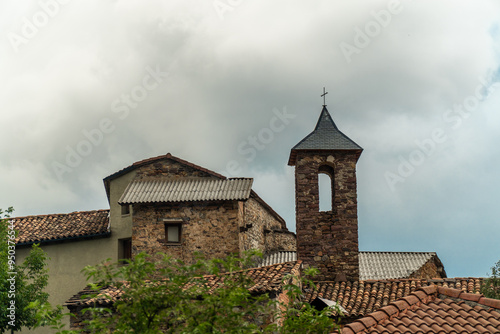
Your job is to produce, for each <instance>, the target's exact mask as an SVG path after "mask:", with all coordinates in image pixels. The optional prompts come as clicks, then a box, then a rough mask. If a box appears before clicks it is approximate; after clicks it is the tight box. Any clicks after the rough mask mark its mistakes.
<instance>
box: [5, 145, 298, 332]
mask: <svg viewBox="0 0 500 334" xmlns="http://www.w3.org/2000/svg"><path fill="white" fill-rule="evenodd" d="M252 183H253V179H251V178H233V179H231V178H226V177H225V176H223V175H221V174H218V173H216V172H213V171H210V170H208V169H206V168H203V167H201V166H198V165H195V164H193V163H190V162H188V161H185V160H182V159H180V158H177V157H175V156H173V155H171V154H166V155H162V156H159V157H155V158H150V159H146V160H142V161H138V162H136V163H134V164H132V165H130V166H128V167H126V168H124V169H122V170H120V171H118V172H116V173H114V174H112V175H110V176H108V177H106V178H105V179H104V188H105V191H106V194H107V197H108V201H109V210H95V211H83V212H73V213H68V214H53V215H37V216H27V217H17V218H14V225H15V226H16V229H17V230H18V231H19V234H18V236H17V239H16V242H17V248H18V249H17V254H16V255H17V259H18V260H19V261H20V262H22V261H23V259H24V258H25V257H26V256H27V254H28V252H29V249H30V247H31V245H32V244H33V243H39V244H40V245H41V247H42V249H43V250H45V251H46V252H47V254H48V256H49V257H50V260H49V262H48V267H49V284H48V286H47V292H48V293H49V295H50V299H49V301H50V302H51V303H52V304H64V302H66V301H67V300H68V298H70V297H71V296H72V295H75V294H76V293H78V291H80V290H81V289H82V288H84V287H85V285H86V284H87V282H86V278H85V276H84V275H83V274H82V273H81V270H82V269H83V268H84V267H85V266H87V265H95V264H97V263H99V262H101V261H104V260H106V259H108V258H110V259H111V260H112V261H117V260H119V259H126V258H130V257H132V256H133V255H134V254H137V253H139V252H142V251H144V252H147V253H149V254H150V255H156V254H157V253H158V252H163V253H166V254H169V255H172V256H174V257H176V258H180V259H183V260H184V261H186V262H190V261H191V260H192V259H194V256H195V253H201V254H203V255H205V256H206V257H208V258H214V257H217V258H220V257H225V256H228V255H230V254H232V253H237V254H242V253H243V252H244V251H246V250H250V249H259V250H261V251H262V253H263V254H265V255H268V254H271V253H275V252H279V251H294V250H295V248H296V237H295V234H294V233H293V232H290V231H289V230H288V229H287V226H286V223H285V221H284V220H283V218H282V217H281V216H280V215H279V214H277V213H276V212H275V211H274V210H273V209H272V208H271V207H270V206H269V205H268V204H267V203H266V202H265V201H264V200H263V199H262V198H260V197H259V196H258V195H257V193H256V192H255V191H253V190H252ZM29 332H30V331H27V330H26V331H23V333H29ZM35 332H36V333H52V332H53V331H51V330H50V329H47V328H40V329H37V330H36V331H35Z"/></svg>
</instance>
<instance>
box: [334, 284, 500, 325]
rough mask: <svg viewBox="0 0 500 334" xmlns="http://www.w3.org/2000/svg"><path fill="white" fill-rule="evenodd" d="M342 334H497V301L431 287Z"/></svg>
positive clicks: (499, 322)
mask: <svg viewBox="0 0 500 334" xmlns="http://www.w3.org/2000/svg"><path fill="white" fill-rule="evenodd" d="M342 333H343V334H368V333H422V334H426V333H500V300H496V299H490V298H485V297H484V296H483V295H480V294H471V293H467V292H464V291H461V290H457V289H450V288H445V287H438V286H436V285H430V286H427V287H422V288H419V289H417V290H416V291H415V292H413V293H411V294H409V295H408V296H406V297H403V298H399V299H398V300H396V301H394V302H391V303H390V304H389V305H387V306H385V307H383V308H381V309H380V310H378V311H376V312H374V313H371V314H369V315H368V316H366V317H364V318H361V319H359V320H357V321H354V322H353V323H351V324H348V325H346V326H345V327H344V328H343V330H342Z"/></svg>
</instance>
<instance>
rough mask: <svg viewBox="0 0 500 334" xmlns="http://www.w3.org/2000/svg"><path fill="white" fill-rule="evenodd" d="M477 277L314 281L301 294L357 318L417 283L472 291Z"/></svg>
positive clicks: (404, 293)
mask: <svg viewBox="0 0 500 334" xmlns="http://www.w3.org/2000/svg"><path fill="white" fill-rule="evenodd" d="M481 281H482V279H480V278H444V279H398V280H368V281H354V282H352V281H351V282H317V283H316V287H317V289H316V290H312V289H308V290H306V291H305V295H306V299H307V300H308V301H309V302H311V301H313V300H314V299H315V298H316V297H321V298H325V299H329V300H333V301H335V302H337V303H338V304H339V305H340V306H342V307H343V308H344V309H345V310H346V311H347V314H346V316H347V317H349V318H357V317H360V316H365V315H367V314H369V313H371V312H374V311H377V310H378V309H380V308H381V307H384V306H387V305H388V304H389V303H391V302H394V301H396V300H397V299H399V298H402V297H406V296H408V295H410V294H411V293H413V292H415V291H417V290H418V289H419V288H421V287H425V286H429V285H437V286H440V287H446V288H453V289H458V290H461V291H464V292H467V293H476V292H477V291H479V290H480V286H481Z"/></svg>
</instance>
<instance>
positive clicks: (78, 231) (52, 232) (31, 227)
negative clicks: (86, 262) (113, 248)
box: [12, 210, 110, 245]
mask: <svg viewBox="0 0 500 334" xmlns="http://www.w3.org/2000/svg"><path fill="white" fill-rule="evenodd" d="M12 220H13V221H14V227H15V229H16V230H17V231H18V236H17V238H16V243H17V245H29V244H32V243H40V242H41V243H47V242H55V241H62V240H68V239H79V238H89V237H94V236H108V235H109V233H110V232H109V210H94V211H79V212H72V213H62V214H50V215H38V216H26V217H16V218H12Z"/></svg>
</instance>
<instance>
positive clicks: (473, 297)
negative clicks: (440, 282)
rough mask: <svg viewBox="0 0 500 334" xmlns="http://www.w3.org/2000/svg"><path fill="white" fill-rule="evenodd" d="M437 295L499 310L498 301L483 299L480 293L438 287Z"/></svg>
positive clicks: (499, 301) (499, 302)
mask: <svg viewBox="0 0 500 334" xmlns="http://www.w3.org/2000/svg"><path fill="white" fill-rule="evenodd" d="M437 291H438V293H439V294H441V295H444V296H447V297H450V298H452V299H460V300H462V301H465V302H473V303H477V304H480V305H483V306H487V307H491V308H494V309H499V310H500V300H499V299H494V298H488V297H485V296H484V295H483V294H482V293H469V292H465V291H463V290H458V289H452V288H447V287H438V289H437Z"/></svg>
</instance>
